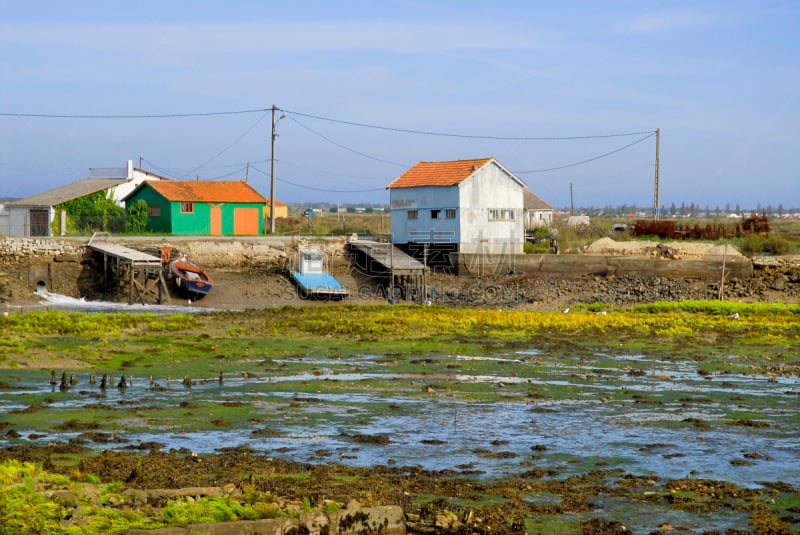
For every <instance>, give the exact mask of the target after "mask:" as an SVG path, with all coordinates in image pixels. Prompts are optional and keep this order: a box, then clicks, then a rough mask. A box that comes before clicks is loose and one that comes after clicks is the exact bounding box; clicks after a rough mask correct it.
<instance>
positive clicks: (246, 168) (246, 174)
mask: <svg viewBox="0 0 800 535" xmlns="http://www.w3.org/2000/svg"><path fill="white" fill-rule="evenodd" d="M249 177H250V162H246V164H245V168H244V181H245V182H247V179H248V178H249Z"/></svg>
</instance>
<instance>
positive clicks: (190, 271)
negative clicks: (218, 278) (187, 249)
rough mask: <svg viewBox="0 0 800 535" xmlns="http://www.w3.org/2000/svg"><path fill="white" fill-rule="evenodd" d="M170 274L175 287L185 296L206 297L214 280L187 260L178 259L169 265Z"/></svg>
mask: <svg viewBox="0 0 800 535" xmlns="http://www.w3.org/2000/svg"><path fill="white" fill-rule="evenodd" d="M169 269H170V273H171V274H172V278H173V280H174V281H175V286H177V287H178V288H179V289H180V290H181V291H183V292H184V293H186V294H190V295H191V294H193V295H195V296H203V295H206V294H207V293H208V292H210V291H211V289H212V288H213V287H214V279H212V278H211V275H209V274H208V273H207V272H206V270H205V269H203V268H202V267H200V266H199V265H197V264H195V263H194V262H191V261H189V260H187V259H186V258H178V259H177V260H173V261H172V262H171V263H170V265H169Z"/></svg>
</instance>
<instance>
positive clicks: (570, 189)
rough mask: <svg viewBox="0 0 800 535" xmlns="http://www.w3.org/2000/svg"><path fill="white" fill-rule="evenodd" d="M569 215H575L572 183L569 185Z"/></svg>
mask: <svg viewBox="0 0 800 535" xmlns="http://www.w3.org/2000/svg"><path fill="white" fill-rule="evenodd" d="M569 215H575V201H574V200H573V198H572V182H570V183H569Z"/></svg>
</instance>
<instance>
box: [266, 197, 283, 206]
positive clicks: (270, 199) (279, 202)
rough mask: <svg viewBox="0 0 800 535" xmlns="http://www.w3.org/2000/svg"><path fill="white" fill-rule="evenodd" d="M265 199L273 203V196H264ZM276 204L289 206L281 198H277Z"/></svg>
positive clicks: (268, 202)
mask: <svg viewBox="0 0 800 535" xmlns="http://www.w3.org/2000/svg"><path fill="white" fill-rule="evenodd" d="M264 200H265V201H267V204H269V205H272V197H264ZM275 206H288V205H287V204H286V203H285V202H283V201H282V200H280V199H275Z"/></svg>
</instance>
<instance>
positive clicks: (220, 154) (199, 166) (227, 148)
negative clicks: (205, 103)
mask: <svg viewBox="0 0 800 535" xmlns="http://www.w3.org/2000/svg"><path fill="white" fill-rule="evenodd" d="M266 116H267V113H266V112H264V115H262V116H261V117H260V118H259V119H258V120H257V121H256V122H255V123H253V124H252V126H250V128H248V129H247V130H245V131H244V132H243V133H242V134H241V135H239V137H237V138H236V139H234V140H233V141H232V142H231V143H230V144H229V145H228V146H227V147H225V148H224V149H222V150H221V151H219V152H218V153H217V154H215V155H214V156H212V157H211V158H209V159H208V160H206V161H205V162H203V163H201V164H200V165H198V166H197V167H195V168H194V169H192V170H191V171H188V172H187V173H186V174H184V175H183V176H184V177H185V176H186V175H191V174H193V173H195V172H196V171H197V170H199V169H202V168H203V167H205V166H206V165H208V164H210V163H211V162H213V161H214V160H216V159H217V158H219V157H220V156H222V155H223V154H225V153H226V152H228V150H230V148H231V147H233V146H234V145H236V144H237V143H239V142H240V141H241V140H242V139H243V138H244V137H245V136H246V135H247V134H249V133H250V132H252V131H253V129H254V128H255V127H256V126H258V125H259V124H260V123H261V121H263V120H264V118H265V117H266Z"/></svg>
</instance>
